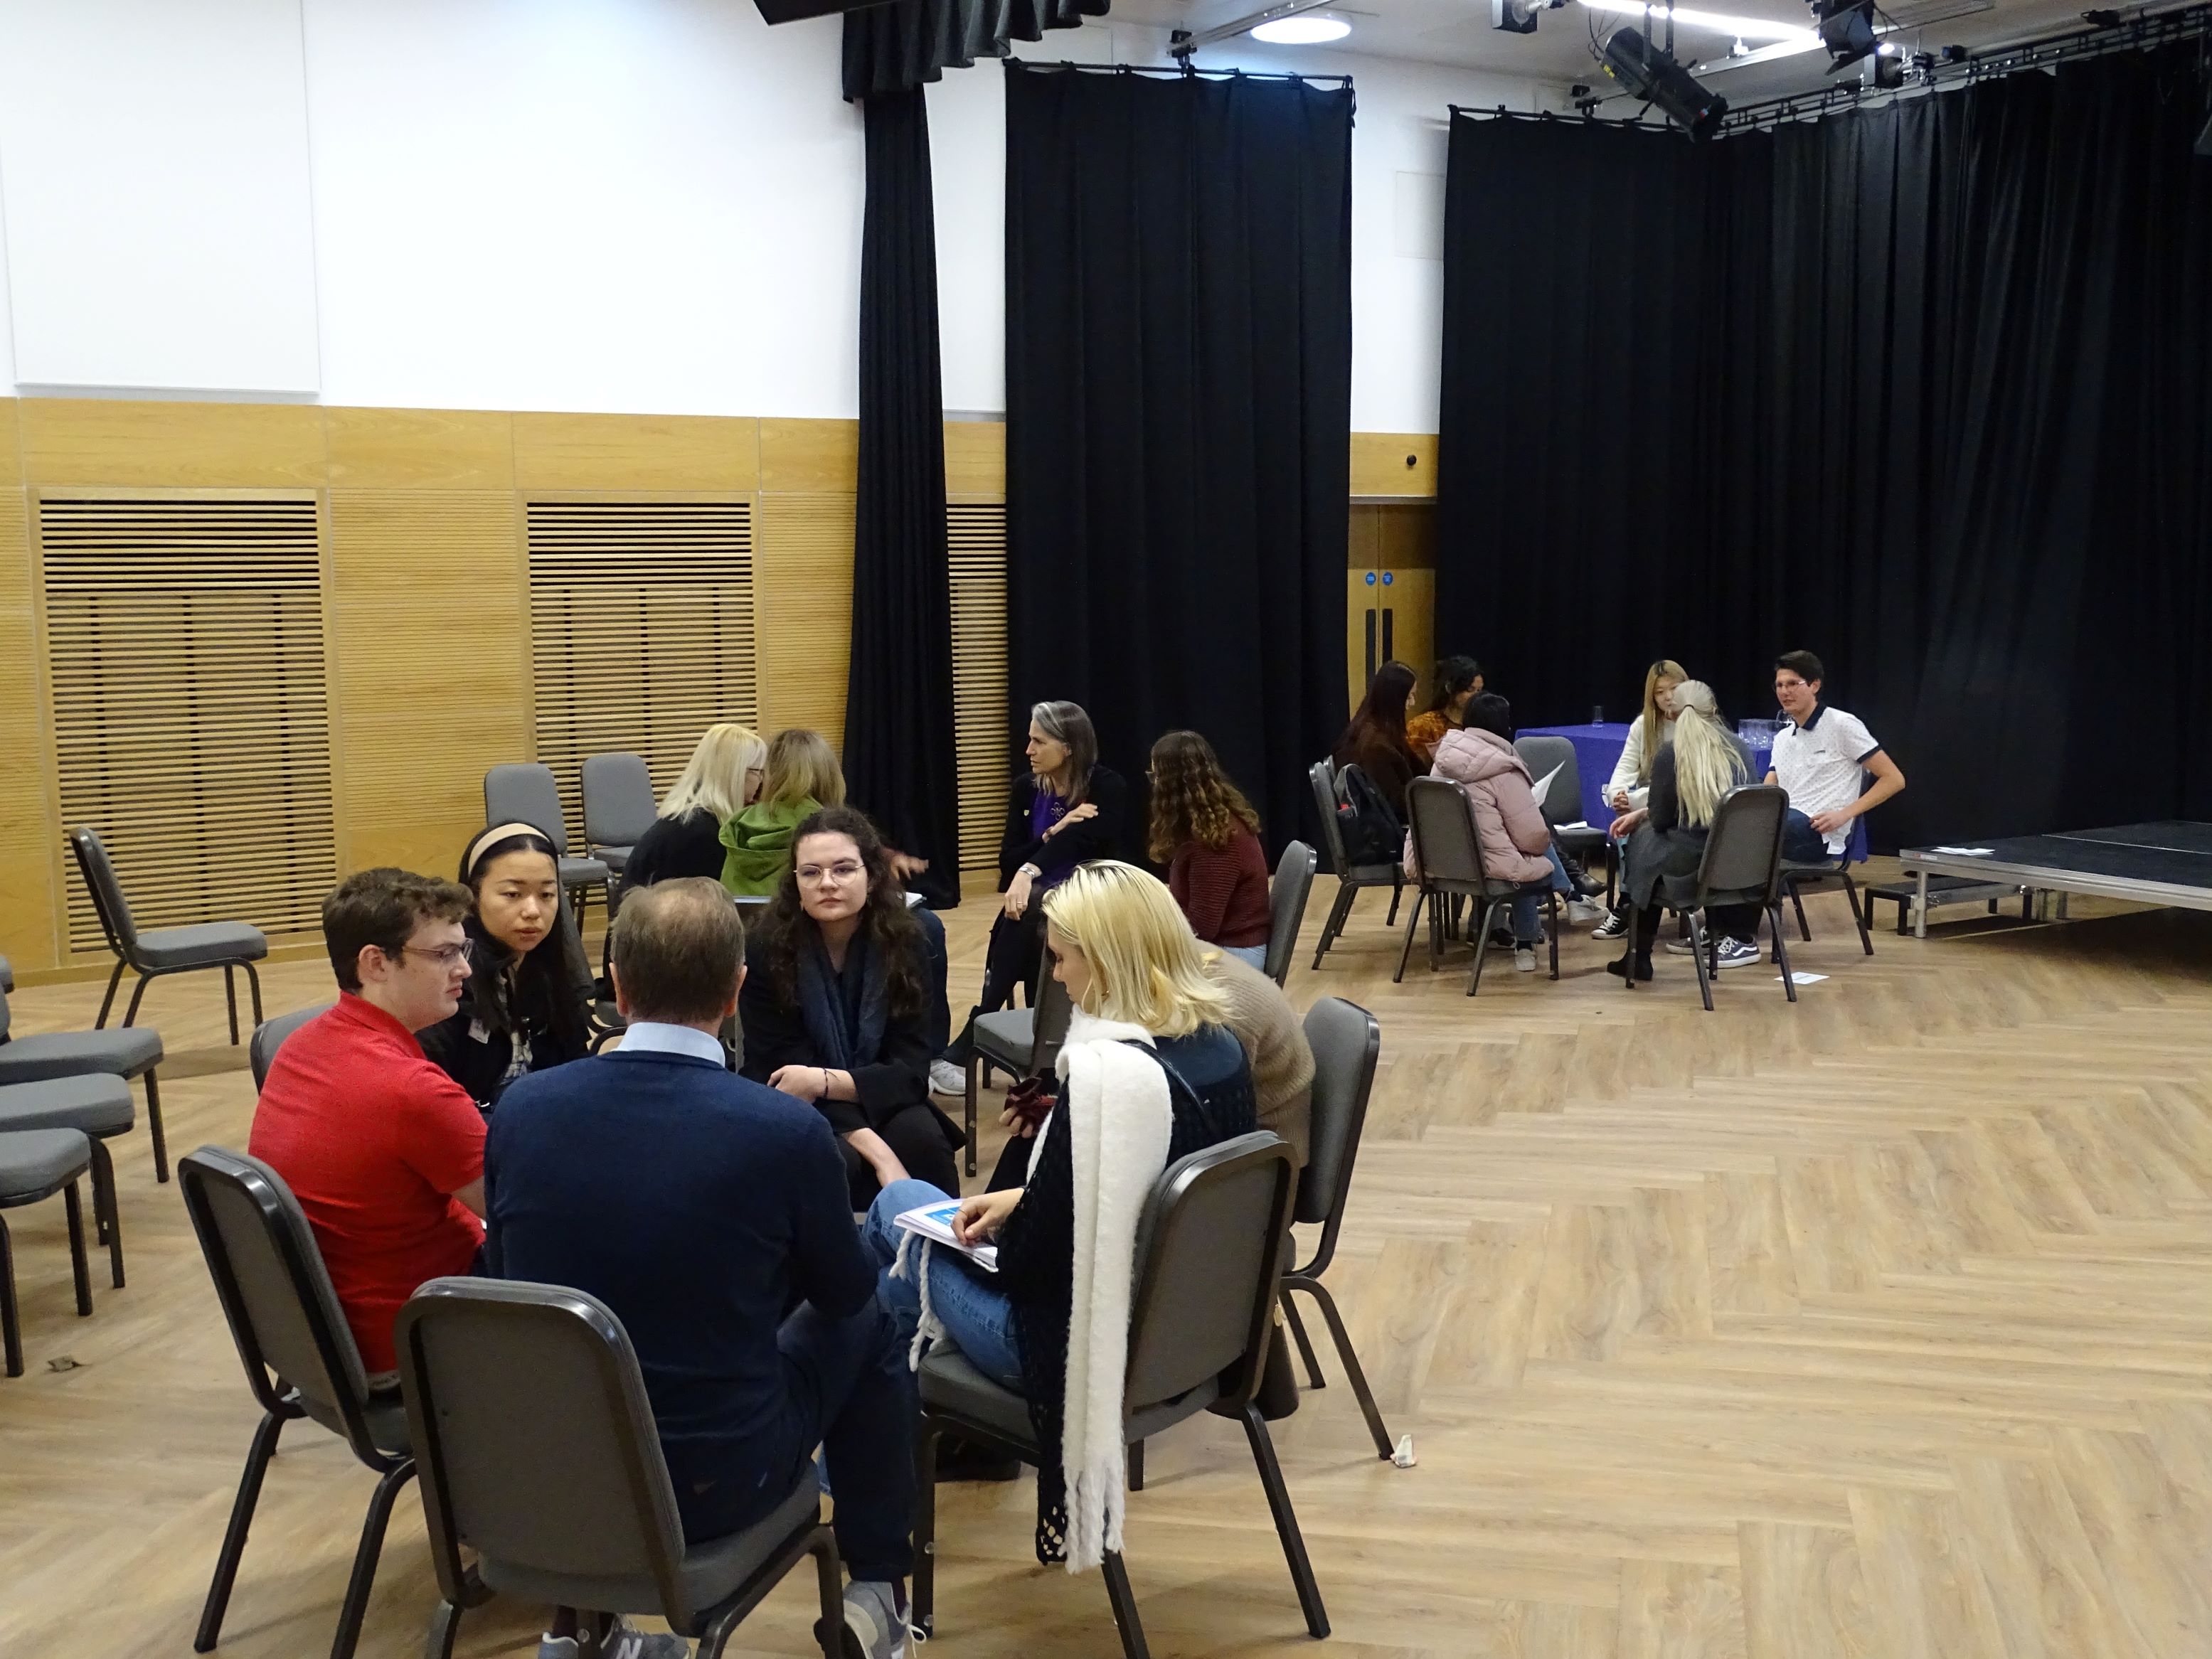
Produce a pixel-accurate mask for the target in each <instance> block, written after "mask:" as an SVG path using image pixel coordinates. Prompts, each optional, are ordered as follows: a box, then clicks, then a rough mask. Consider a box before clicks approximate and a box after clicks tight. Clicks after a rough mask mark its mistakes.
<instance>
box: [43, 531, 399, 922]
mask: <svg viewBox="0 0 2212 1659" xmlns="http://www.w3.org/2000/svg"><path fill="white" fill-rule="evenodd" d="M38 533H39V542H40V556H41V562H42V569H43V574H44V586H45V593H46V652H47V663H48V672H49V676H50V683H51V684H52V696H53V720H54V749H55V756H56V763H57V770H58V778H59V782H60V788H61V810H62V822H63V823H64V825H75V824H79V823H88V824H90V825H92V826H94V828H96V829H99V831H100V835H101V836H102V838H103V839H104V840H105V841H106V843H107V847H108V850H109V852H110V854H112V856H113V858H114V860H115V865H116V868H117V871H118V873H119V874H120V876H121V878H122V880H123V886H124V890H125V892H126V893H127V894H129V896H130V898H131V910H132V914H133V916H134V919H135V920H136V921H137V923H138V925H139V926H140V927H174V926H178V925H181V924H185V923H189V922H195V921H250V922H252V923H253V924H254V925H255V926H256V927H260V928H262V929H263V930H264V931H265V932H268V933H300V932H305V931H307V930H309V929H312V928H313V927H317V926H318V925H319V913H320V907H321V904H322V900H323V896H324V895H325V893H326V892H328V891H329V890H330V888H331V883H332V882H333V881H334V880H335V878H336V876H337V843H336V835H335V824H334V815H333V812H332V810H331V741H330V720H329V692H328V683H327V671H326V668H325V660H324V653H323V595H322V555H321V548H320V545H319V541H318V536H317V525H316V510H315V503H314V502H313V500H261V501H253V500H229V501H216V500H179V499H169V500H151V499H149V500H137V501H117V500H71V499H68V498H65V497H64V498H57V497H54V496H47V497H46V498H45V499H44V500H42V501H40V503H39V509H38ZM406 648H407V647H402V652H403V655H404V651H405V649H406ZM396 666H398V667H399V671H411V670H410V669H408V668H405V667H404V666H400V665H396ZM67 892H68V916H67V921H68V939H69V945H70V949H71V950H75V951H94V950H97V949H99V948H100V945H101V944H102V939H101V935H100V925H99V921H98V920H97V918H96V917H95V916H94V913H93V909H92V904H91V902H90V900H89V898H88V896H87V895H86V893H85V890H84V887H83V884H82V881H81V880H78V879H76V878H71V879H70V882H69V884H68V888H67Z"/></svg>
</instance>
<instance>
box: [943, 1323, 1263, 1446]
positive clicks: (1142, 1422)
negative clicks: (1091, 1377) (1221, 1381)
mask: <svg viewBox="0 0 2212 1659" xmlns="http://www.w3.org/2000/svg"><path fill="white" fill-rule="evenodd" d="M915 1383H917V1384H918V1385H919V1387H920V1389H921V1404H922V1409H923V1410H925V1411H933V1412H940V1413H945V1414H947V1415H950V1416H952V1417H957V1418H960V1419H963V1420H965V1421H967V1422H969V1423H973V1424H974V1425H975V1426H976V1427H978V1428H981V1429H988V1430H989V1431H991V1432H992V1433H994V1434H995V1435H997V1436H998V1437H1000V1439H1002V1440H1004V1441H1006V1443H1008V1444H1009V1445H1012V1446H1015V1447H1018V1448H1019V1449H1022V1450H1023V1451H1024V1453H1025V1454H1026V1455H1029V1456H1030V1459H1031V1460H1032V1461H1034V1460H1035V1458H1036V1431H1034V1430H1033V1429H1031V1428H1030V1402H1029V1401H1027V1400H1026V1399H1024V1397H1023V1396H1022V1395H1018V1394H1016V1393H1015V1392H1014V1391H1013V1390H1012V1389H1009V1388H1006V1387H1003V1386H1001V1385H1000V1384H999V1383H994V1382H993V1381H992V1380H991V1379H990V1378H989V1377H987V1376H984V1375H983V1373H982V1372H981V1371H979V1370H976V1369H975V1366H973V1365H971V1364H969V1363H968V1357H967V1356H966V1355H965V1354H963V1353H962V1352H960V1350H959V1349H957V1348H956V1347H953V1346H951V1344H949V1343H944V1342H939V1343H938V1344H937V1345H936V1346H933V1348H931V1349H930V1351H929V1352H928V1353H927V1354H926V1355H924V1356H923V1358H922V1362H921V1368H920V1369H919V1370H916V1371H915ZM1219 1398H1220V1391H1219V1390H1218V1389H1216V1388H1215V1387H1214V1386H1213V1385H1212V1384H1211V1383H1209V1384H1207V1385H1206V1386H1205V1387H1203V1388H1198V1389H1192V1390H1191V1391H1190V1392H1189V1393H1188V1394H1184V1395H1177V1396H1176V1398H1175V1399H1173V1400H1170V1401H1162V1402H1161V1403H1160V1404H1158V1405H1155V1406H1148V1407H1145V1408H1144V1409H1143V1410H1142V1411H1139V1412H1136V1413H1132V1414H1131V1416H1130V1418H1129V1424H1128V1437H1129V1438H1130V1439H1132V1440H1149V1439H1151V1438H1152V1436H1154V1435H1156V1434H1158V1433H1159V1432H1160V1431H1162V1430H1163V1429H1170V1428H1173V1427H1174V1426H1175V1425H1176V1424H1178V1423H1180V1422H1182V1420H1183V1419H1185V1418H1186V1417H1195V1416H1196V1415H1197V1414H1198V1413H1200V1412H1202V1411H1204V1410H1205V1409H1206V1407H1208V1406H1211V1405H1212V1404H1213V1402H1214V1401H1216V1400H1218V1399H1219Z"/></svg>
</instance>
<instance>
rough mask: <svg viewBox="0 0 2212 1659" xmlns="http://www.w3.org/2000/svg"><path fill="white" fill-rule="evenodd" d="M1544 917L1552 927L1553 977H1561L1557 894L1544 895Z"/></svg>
mask: <svg viewBox="0 0 2212 1659" xmlns="http://www.w3.org/2000/svg"><path fill="white" fill-rule="evenodd" d="M1544 916H1545V920H1546V921H1547V922H1548V923H1549V924H1550V925H1551V932H1552V977H1553V979H1555V980H1556V979H1557V978H1559V894H1558V893H1556V892H1551V893H1547V894H1545V895H1544Z"/></svg>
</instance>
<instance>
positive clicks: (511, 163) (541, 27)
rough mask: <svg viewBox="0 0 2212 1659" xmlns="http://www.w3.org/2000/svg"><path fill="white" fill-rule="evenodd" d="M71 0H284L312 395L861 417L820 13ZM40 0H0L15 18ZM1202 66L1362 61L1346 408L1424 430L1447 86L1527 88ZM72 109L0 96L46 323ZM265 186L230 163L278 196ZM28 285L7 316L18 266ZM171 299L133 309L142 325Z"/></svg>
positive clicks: (639, 2)
mask: <svg viewBox="0 0 2212 1659" xmlns="http://www.w3.org/2000/svg"><path fill="white" fill-rule="evenodd" d="M75 3H76V0H72V4H73V5H74V4H75ZM83 3H86V4H88V5H95V6H104V7H138V8H146V9H162V10H164V12H165V15H166V13H167V11H169V10H173V11H176V12H183V11H186V10H191V9H197V5H199V4H215V5H220V6H225V7H252V8H260V9H263V12H264V21H265V14H266V9H267V8H270V7H272V6H274V7H277V8H279V9H286V10H289V11H291V12H292V13H293V14H295V15H296V17H297V18H298V20H299V26H298V35H299V39H300V40H301V56H302V61H303V66H304V67H303V84H304V88H305V103H306V127H307V157H308V161H309V163H310V166H311V171H312V187H313V221H312V230H313V238H312V255H313V295H312V298H313V307H312V313H313V319H314V343H315V346H316V349H317V355H318V356H319V363H320V372H319V391H320V395H321V397H322V399H323V400H324V401H325V402H327V403H333V404H395V405H420V406H429V407H474V408H501V409H581V410H610V411H636V412H648V411H649V412H664V413H697V414H763V415H785V416H849V415H851V414H852V413H853V412H854V404H855V397H856V390H855V384H854V382H855V355H856V338H855V336H856V329H857V319H856V309H857V306H858V293H859V279H860V206H861V195H862V188H863V182H864V181H863V165H864V158H863V152H862V144H861V127H860V116H859V113H858V112H857V111H855V110H854V109H852V108H850V107H848V106H847V105H846V104H845V103H843V101H842V100H841V99H840V98H839V96H838V94H837V85H838V56H839V39H840V33H839V25H838V24H837V22H836V21H835V20H834V19H822V20H817V21H810V22H805V23H795V24H787V25H784V26H781V27H777V28H774V29H771V28H769V27H767V26H766V25H764V24H763V23H762V21H760V16H759V14H758V12H757V10H756V9H754V7H753V6H752V4H751V3H750V0H195V6H194V7H189V8H188V7H181V6H167V7H165V6H164V0H83ZM52 9H54V10H66V9H69V8H52ZM32 10H36V11H38V12H40V13H45V12H46V11H47V10H49V8H48V7H47V6H46V5H45V4H44V3H43V0H38V3H35V4H34V3H33V0H0V16H10V15H16V14H27V13H29V12H30V11H32ZM16 39H17V44H18V45H19V46H20V45H21V44H23V42H24V41H25V40H27V41H28V44H29V45H30V46H32V47H33V48H34V50H33V52H32V53H31V57H30V59H29V60H28V61H25V60H24V59H23V58H22V54H21V52H19V53H18V60H17V61H16V62H15V63H14V64H13V65H12V66H11V68H10V69H9V70H8V71H7V74H8V75H9V76H10V77H12V78H17V79H32V80H35V79H36V78H37V77H38V76H40V73H41V72H42V67H43V66H42V64H41V62H40V61H39V54H40V52H46V53H48V54H49V55H50V54H51V51H52V48H51V47H49V46H41V45H40V39H39V38H38V37H35V36H30V37H26V36H23V35H22V34H21V32H20V31H19V33H18V36H17V38H16ZM1165 46H1166V37H1165V35H1164V32H1162V31H1159V30H1157V29H1151V28H1145V27H1136V26H1132V25H1125V24H1097V23H1094V24H1089V25H1086V26H1085V27H1084V28H1082V29H1079V30H1074V31H1068V32H1066V33H1058V34H1055V35H1054V36H1053V37H1052V38H1051V39H1049V40H1047V41H1045V42H1043V43H1042V45H1041V46H1034V47H1029V48H1025V51H1027V52H1029V53H1030V55H1034V56H1037V57H1045V58H1076V59H1079V60H1082V61H1094V62H1127V63H1157V62H1164V61H1165V59H1164V51H1165ZM1200 62H1201V63H1206V64H1214V65H1218V66H1228V65H1231V64H1237V65H1241V66H1243V67H1245V68H1249V69H1254V70H1285V69H1302V70H1311V71H1315V72H1321V73H1340V72H1350V73H1351V74H1352V76H1354V79H1355V83H1356V85H1357V88H1358V97H1359V113H1358V125H1357V128H1356V130H1355V132H1354V136H1353V183H1352V214H1353V234H1354V252H1353V273H1352V285H1353V312H1354V315H1353V337H1354V347H1353V349H1354V363H1353V398H1352V424H1353V426H1354V427H1355V428H1359V429H1363V430H1379V431H1428V430H1433V429H1434V427H1435V424H1436V403H1437V389H1436V379H1437V351H1438V343H1439V340H1438V317H1439V302H1440V289H1441V278H1442V265H1441V263H1440V261H1439V259H1438V258H1437V257H1435V256H1436V255H1437V252H1438V250H1437V248H1436V247H1435V246H1434V245H1433V234H1434V233H1433V229H1432V228H1431V227H1430V226H1429V225H1428V220H1429V219H1430V218H1431V217H1432V216H1433V206H1434V198H1435V196H1436V194H1437V189H1438V188H1439V186H1437V185H1436V184H1435V183H1434V182H1433V181H1435V180H1438V179H1441V177H1442V175H1443V170H1444V142H1445V141H1444V124H1443V121H1444V106H1445V105H1446V104H1447V103H1449V102H1452V101H1458V102H1462V103H1484V104H1495V103H1501V102H1502V103H1506V104H1508V105H1511V106H1516V107H1527V106H1529V105H1530V103H1531V101H1532V100H1533V99H1534V98H1536V97H1539V96H1541V95H1542V89H1541V88H1539V87H1538V86H1537V85H1536V84H1535V83H1534V82H1522V81H1515V80H1509V79H1503V78H1499V77H1495V76H1483V75H1480V74H1477V73H1474V72H1471V71H1455V70H1436V69H1431V68H1429V67H1427V66H1424V65H1419V64H1406V63H1400V62H1395V61H1391V60H1387V59H1379V58H1360V57H1357V56H1353V55H1346V54H1330V53H1326V52H1297V51H1291V50H1285V49H1280V48H1273V49H1271V48H1267V47H1264V46H1259V45H1258V44H1257V43H1254V42H1250V41H1249V40H1248V41H1244V42H1242V43H1240V44H1239V45H1238V46H1237V47H1236V48H1235V49H1234V50H1232V49H1231V48H1229V47H1222V46H1217V47H1212V48H1209V49H1207V50H1206V51H1205V52H1203V53H1201V55H1200ZM1003 74H1004V72H1003V70H1000V68H999V66H997V65H996V64H979V65H978V66H977V67H975V69H972V70H954V71H950V72H948V74H947V75H946V76H945V80H944V81H943V82H941V83H939V84H938V85H936V86H933V87H932V88H930V91H929V100H930V125H931V133H932V139H933V167H934V174H935V183H936V187H937V228H938V246H939V295H940V311H941V313H942V318H943V335H944V358H945V403H946V405H947V406H948V407H949V408H952V409H956V410H983V411H995V410H1000V409H1002V408H1003V407H1004V405H1005V351H1004V342H1003V338H1002V335H1001V330H1002V327H1003V304H1004V294H1005V272H1004V258H1005V248H1004V218H1005V203H1004V167H1005V136H1004V115H1005V104H1004V90H1003ZM57 121H58V118H56V117H52V116H51V115H40V116H39V117H38V118H36V119H35V120H33V119H29V118H26V117H24V116H23V114H22V113H21V112H20V111H19V112H16V115H15V117H14V118H4V119H0V222H4V223H5V224H6V225H7V227H8V233H7V234H8V235H9V238H10V239H11V240H10V243H9V246H10V260H9V264H11V265H12V266H15V267H16V268H17V270H21V269H22V267H21V265H20V264H18V263H17V261H16V259H15V255H14V247H15V243H16V242H20V241H22V240H24V239H25V238H26V236H27V235H33V234H34V235H35V236H36V238H37V239H38V242H37V246H33V248H32V249H30V250H29V253H30V256H31V260H32V263H33V264H34V265H38V266H39V267H40V271H41V275H40V283H41V287H40V292H39V295H38V301H37V302H38V305H39V307H40V308H41V316H42V318H43V317H44V316H45V315H46V314H47V313H50V312H51V311H52V308H53V307H56V306H60V307H64V309H65V308H66V307H67V305H68V303H69V289H68V288H67V286H66V285H62V286H60V287H56V286H54V285H52V284H51V283H50V282H49V279H48V277H47V276H46V274H45V273H46V272H47V271H48V270H52V269H56V268H65V267H66V266H67V265H68V264H70V261H71V260H73V259H78V258H82V254H81V252H78V251H77V250H78V247H79V244H76V243H73V242H71V241H70V239H69V237H68V236H66V235H64V236H58V237H54V238H53V239H52V240H48V238H49V234H50V233H49V229H48V228H47V227H46V222H45V221H44V220H43V219H41V220H40V223H39V225H38V226H37V227H35V228H34V227H28V226H26V225H24V224H21V223H19V222H18V218H19V215H18V212H17V203H16V201H15V197H14V193H13V191H12V189H11V188H10V186H11V185H12V182H13V179H14V176H15V175H14V170H13V167H14V160H15V154H16V152H17V151H18V150H19V149H22V148H23V147H24V146H26V145H28V146H31V147H32V148H33V149H37V148H38V147H40V146H41V145H42V144H45V143H46V138H47V136H48V135H47V133H46V131H45V129H46V125H49V124H52V123H54V122H57ZM186 148H189V146H187V147H186ZM165 165H166V164H165ZM178 166H179V167H184V166H185V164H184V163H182V162H179V164H178ZM192 166H193V167H200V166H201V164H200V163H197V162H194V163H192ZM185 170H186V171H187V172H189V171H190V169H189V168H186V169H185ZM156 171H157V173H158V171H159V169H156ZM240 177H241V179H242V178H243V175H240ZM234 182H237V181H235V180H234ZM250 184H251V181H246V182H245V183H240V185H239V187H240V190H241V191H246V193H247V194H249V195H250V194H251V193H252V190H253V189H264V188H265V186H264V185H251V189H249V188H248V185H250ZM120 228H121V230H122V231H125V232H127V231H129V230H130V225H129V223H128V222H125V223H124V224H123V225H122V226H121V227H120ZM103 234H116V232H115V231H114V230H113V229H111V230H109V231H107V232H104V233H103ZM6 275H7V273H5V272H0V320H4V319H5V318H6V315H7V313H6V308H5V304H6V300H7V294H8V289H7V285H6V283H5V280H4V279H5V276H6ZM24 308H25V301H24V297H23V293H22V285H21V282H20V280H19V281H18V282H17V283H16V284H15V309H16V311H17V313H19V318H20V315H21V313H23V311H24ZM162 315H163V313H160V312H159V311H158V310H157V309H156V308H154V307H149V309H148V310H147V312H146V313H145V316H144V317H143V319H141V322H140V325H141V328H142V330H143V331H151V330H152V328H153V326H154V323H155V320H156V319H159V318H160V317H161V316H162ZM65 320H67V321H68V322H69V323H70V325H71V326H75V327H79V328H80V329H83V328H86V327H88V316H74V317H69V318H66V319H65ZM41 326H44V323H43V322H42V324H41ZM173 331H183V330H182V329H181V328H179V329H175V330H173ZM191 332H192V333H193V334H194V336H195V337H196V349H197V350H198V351H199V353H200V356H199V357H198V358H197V362H198V363H199V364H200V368H199V369H198V371H197V372H198V374H199V375H200V378H199V379H198V380H196V381H190V382H182V383H180V384H186V385H193V386H198V387H200V388H202V389H204V390H210V391H222V390H225V389H236V388H245V387H252V386H257V385H261V384H264V382H258V381H256V380H252V379H250V378H247V376H248V374H249V372H251V371H252V369H253V366H254V364H255V363H256V362H258V357H257V355H256V354H257V352H258V350H259V349H260V345H261V341H260V335H261V333H262V332H263V330H262V327H261V320H260V319H258V318H256V319H249V320H241V319H239V318H237V317H235V316H229V317H222V316H215V317H212V318H211V319H210V320H209V321H207V322H205V323H204V324H202V325H197V326H196V327H195V328H193V329H192V330H191ZM128 337H129V336H128V334H127V332H126V335H125V338H128ZM4 338H5V334H4V331H0V341H4ZM161 343H162V342H161V341H160V340H149V341H145V342H143V343H140V344H138V345H134V346H131V347H130V348H129V350H130V352H134V353H136V354H137V356H136V357H134V358H131V360H130V361H126V362H122V363H121V364H120V365H118V366H113V367H112V368H111V371H110V372H112V374H113V375H114V378H113V379H112V380H111V382H110V383H111V384H116V385H149V384H172V383H175V382H171V381H167V380H164V381H155V380H151V379H149V377H148V376H146V375H145V374H136V375H135V377H134V374H133V372H132V371H133V370H134V367H135V365H136V364H137V363H138V362H144V363H147V364H152V363H153V362H155V359H156V357H157V356H158V353H157V351H156V349H155V348H156V347H157V346H159V345H161ZM118 349H120V348H118ZM127 355H128V354H126V356H127ZM16 376H20V377H21V379H22V380H25V381H29V380H33V379H34V378H36V377H34V376H33V374H32V373H31V370H30V368H29V367H28V366H27V364H26V363H25V362H23V361H22V357H21V353H20V352H19V353H18V354H17V361H16V362H15V364H14V365H13V366H10V365H9V363H8V362H7V361H6V359H5V358H4V357H0V383H4V382H5V381H8V380H12V379H14V378H15V377H16Z"/></svg>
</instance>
